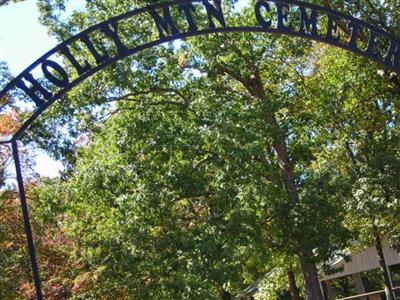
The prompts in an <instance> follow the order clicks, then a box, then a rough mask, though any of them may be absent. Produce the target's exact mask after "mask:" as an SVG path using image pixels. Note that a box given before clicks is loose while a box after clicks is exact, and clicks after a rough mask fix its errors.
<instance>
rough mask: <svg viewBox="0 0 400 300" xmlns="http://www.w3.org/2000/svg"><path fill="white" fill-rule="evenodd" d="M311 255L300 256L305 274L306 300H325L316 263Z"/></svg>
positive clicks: (302, 271)
mask: <svg viewBox="0 0 400 300" xmlns="http://www.w3.org/2000/svg"><path fill="white" fill-rule="evenodd" d="M311 258H312V254H311V253H303V254H302V255H300V267H301V273H302V274H303V279H304V285H305V294H306V300H324V296H323V295H322V290H321V286H320V284H319V279H318V272H317V268H316V266H315V263H314V262H312V261H311Z"/></svg>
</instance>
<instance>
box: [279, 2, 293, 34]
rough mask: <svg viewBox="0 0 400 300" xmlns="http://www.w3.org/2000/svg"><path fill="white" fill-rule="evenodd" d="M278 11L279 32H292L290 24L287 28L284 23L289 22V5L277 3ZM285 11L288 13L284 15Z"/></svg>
mask: <svg viewBox="0 0 400 300" xmlns="http://www.w3.org/2000/svg"><path fill="white" fill-rule="evenodd" d="M276 9H277V11H278V30H282V31H290V30H292V29H291V27H290V24H289V25H288V26H286V25H285V24H284V23H283V21H286V22H287V21H288V16H289V14H288V11H289V9H290V7H289V5H287V4H282V3H276ZM283 9H286V10H287V12H286V13H284V12H283Z"/></svg>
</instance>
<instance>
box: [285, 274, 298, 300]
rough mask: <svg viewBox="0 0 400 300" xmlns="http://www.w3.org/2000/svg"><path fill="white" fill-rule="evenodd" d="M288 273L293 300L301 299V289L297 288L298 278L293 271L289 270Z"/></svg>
mask: <svg viewBox="0 0 400 300" xmlns="http://www.w3.org/2000/svg"><path fill="white" fill-rule="evenodd" d="M287 275H288V281H289V291H290V295H291V297H292V300H300V294H299V289H298V288H297V285H296V279H295V277H294V274H293V272H292V271H288V272H287Z"/></svg>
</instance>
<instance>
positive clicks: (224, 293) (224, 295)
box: [221, 290, 232, 300]
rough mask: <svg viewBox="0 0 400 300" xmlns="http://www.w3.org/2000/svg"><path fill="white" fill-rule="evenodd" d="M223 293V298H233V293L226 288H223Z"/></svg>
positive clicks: (224, 299) (223, 299)
mask: <svg viewBox="0 0 400 300" xmlns="http://www.w3.org/2000/svg"><path fill="white" fill-rule="evenodd" d="M221 294H222V300H231V299H232V295H231V293H229V292H227V291H225V290H223V291H222V293H221Z"/></svg>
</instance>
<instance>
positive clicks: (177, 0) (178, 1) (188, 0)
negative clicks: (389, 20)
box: [0, 0, 400, 143]
mask: <svg viewBox="0 0 400 300" xmlns="http://www.w3.org/2000/svg"><path fill="white" fill-rule="evenodd" d="M203 1H207V0H174V1H169V2H164V3H159V4H154V5H150V6H147V7H145V8H140V9H136V10H133V11H130V12H127V13H124V14H121V15H119V16H116V17H112V18H110V19H108V20H106V21H104V22H101V23H98V24H96V25H94V26H92V27H90V28H88V29H86V30H84V31H82V32H80V33H79V34H77V35H75V36H73V37H71V38H69V39H68V40H66V41H65V42H63V43H61V44H59V45H58V46H56V47H54V48H53V49H51V50H50V51H48V52H47V53H46V54H44V55H43V56H42V57H40V58H39V59H37V60H36V61H35V62H34V63H32V64H31V65H30V66H29V67H27V68H26V69H25V70H24V71H23V72H22V73H21V74H19V75H18V76H17V77H15V78H14V79H13V80H12V81H11V82H10V83H9V84H7V86H6V87H5V88H4V89H3V90H2V91H1V92H0V98H2V97H3V96H5V95H7V93H8V92H9V91H11V90H13V89H14V88H15V87H16V84H17V83H18V82H19V81H21V80H22V79H23V77H24V76H25V75H27V74H29V72H30V71H32V70H33V69H35V68H36V67H38V66H39V65H41V64H42V63H43V62H44V61H46V59H47V58H49V57H50V56H51V55H53V54H56V53H57V52H58V51H60V50H62V49H65V47H67V46H68V45H71V44H72V43H73V42H75V41H78V40H79V39H80V38H82V37H84V36H87V34H89V33H91V32H94V31H96V30H100V29H101V28H104V27H105V26H108V25H111V24H115V23H116V22H118V21H121V20H124V19H127V18H130V17H133V16H136V15H139V14H142V13H146V12H150V11H154V10H155V9H160V8H169V7H170V6H177V5H182V4H192V3H202V2H203ZM260 2H267V3H268V2H272V3H280V4H284V5H294V6H299V7H304V8H308V9H311V10H315V11H318V12H322V13H325V14H327V15H330V16H334V17H335V18H337V19H339V20H340V19H343V20H346V21H349V22H354V23H355V24H358V25H360V26H362V27H364V28H367V29H368V30H369V31H370V32H373V33H374V34H375V35H377V36H379V37H385V38H386V39H388V40H390V41H391V42H396V43H397V44H398V49H397V51H398V52H399V53H400V39H398V38H397V37H395V36H393V35H392V34H390V33H388V32H386V31H384V30H382V29H380V28H377V27H375V26H373V25H370V24H368V23H366V22H364V21H362V20H359V19H357V18H355V17H352V16H349V15H345V14H343V13H339V12H336V11H333V10H330V9H327V8H325V7H320V6H317V5H313V4H308V3H304V2H300V1H290V0H260ZM228 32H260V33H272V34H278V35H279V34H282V35H289V36H294V37H301V38H305V39H310V40H315V41H318V42H322V43H327V44H330V45H333V46H335V47H339V48H342V49H344V50H347V51H350V52H353V53H355V54H357V55H360V56H363V57H366V58H368V59H370V60H372V61H375V62H376V63H378V64H380V65H382V66H383V67H385V68H387V69H390V70H392V71H393V72H395V73H400V66H399V69H398V68H396V67H394V66H392V65H389V64H388V63H385V61H384V60H383V58H381V57H379V56H377V55H374V54H372V53H368V52H366V51H362V50H360V49H358V48H357V47H351V46H349V45H346V44H342V43H339V42H337V41H335V40H334V39H328V38H327V37H324V36H319V35H310V34H307V33H304V32H303V33H302V32H299V31H291V30H282V29H279V28H278V29H276V28H270V27H269V28H264V27H260V26H241V27H229V26H228V27H216V28H206V29H201V30H196V31H194V32H180V33H178V34H173V35H170V36H167V37H162V38H160V39H158V40H156V41H152V42H149V43H145V44H142V45H139V46H137V47H134V48H132V49H128V50H127V51H126V52H124V53H120V54H118V55H115V56H113V57H110V58H108V59H106V60H105V61H104V62H101V63H99V64H98V65H96V66H94V67H93V68H91V69H90V70H89V71H87V72H84V73H83V74H82V75H80V76H79V77H78V78H76V79H74V80H73V81H72V82H71V83H69V84H68V85H67V86H65V87H63V88H62V89H61V90H60V91H59V92H58V93H56V94H54V95H52V97H51V98H50V99H48V100H47V101H45V104H44V105H42V106H40V107H39V108H38V109H37V110H36V111H35V112H34V113H33V114H32V115H31V116H30V117H29V118H28V119H27V120H26V122H24V123H23V124H22V126H21V127H20V128H19V129H18V130H17V131H16V132H15V134H14V136H13V137H12V139H11V142H12V141H16V140H18V139H19V138H20V136H21V135H22V133H23V132H24V131H25V130H26V129H27V128H28V127H29V126H30V124H31V123H32V122H33V121H34V120H35V119H36V118H37V117H39V115H40V114H41V113H42V112H43V111H44V110H46V109H47V108H48V107H49V106H50V105H51V104H53V103H54V102H55V101H56V100H58V99H59V98H60V97H62V96H63V95H64V94H66V93H67V92H68V91H69V90H70V89H72V88H73V87H75V86H76V85H78V84H79V83H80V82H82V81H83V80H85V79H86V78H88V77H89V76H91V75H93V74H94V73H96V72H98V71H100V70H101V69H103V68H105V67H106V66H108V65H110V64H112V63H114V62H117V61H119V60H121V59H123V58H125V57H127V56H130V55H133V54H135V53H137V52H140V51H142V50H145V49H148V48H151V47H154V46H158V45H161V44H163V43H166V42H170V41H174V40H178V39H183V38H187V37H194V36H198V35H206V34H212V33H228ZM399 56H400V54H399ZM0 143H1V142H0ZM3 143H4V142H3Z"/></svg>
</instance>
